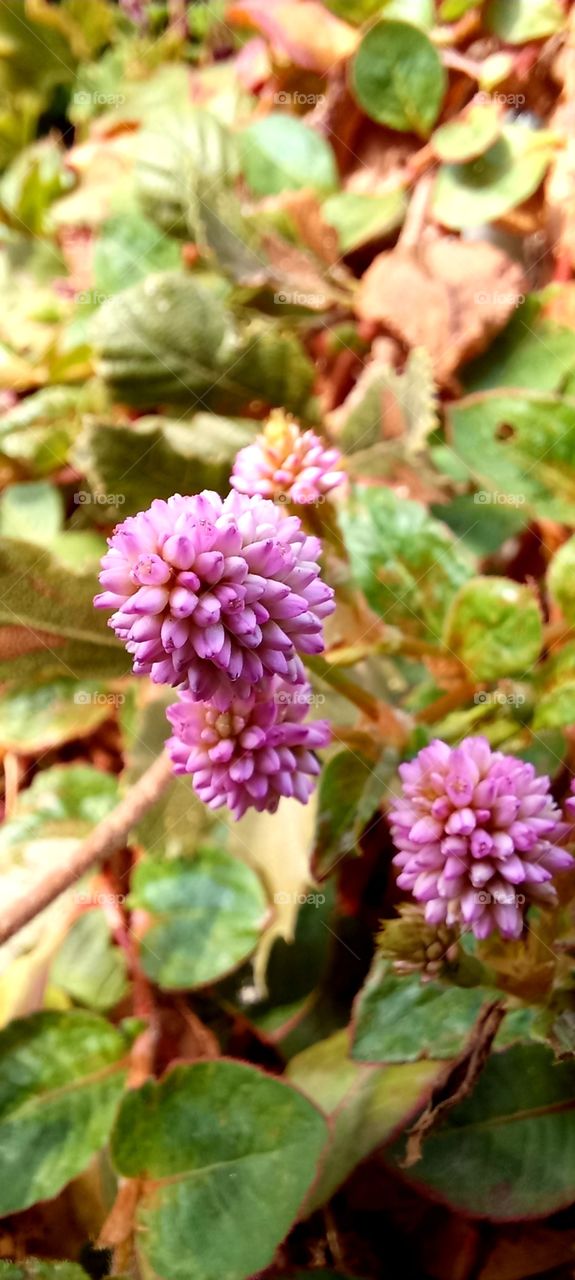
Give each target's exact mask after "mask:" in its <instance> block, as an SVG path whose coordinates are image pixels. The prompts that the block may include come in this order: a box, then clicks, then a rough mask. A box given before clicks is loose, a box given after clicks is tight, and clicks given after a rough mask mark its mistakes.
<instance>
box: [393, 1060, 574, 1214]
mask: <svg viewBox="0 0 575 1280" xmlns="http://www.w3.org/2000/svg"><path fill="white" fill-rule="evenodd" d="M574 1083H575V1081H574V1068H573V1066H572V1064H571V1062H569V1063H564V1064H557V1063H555V1062H554V1061H553V1055H552V1054H551V1052H550V1051H549V1049H547V1048H545V1047H544V1046H543V1045H517V1046H515V1047H512V1048H510V1049H507V1050H506V1052H505V1053H496V1054H493V1056H492V1057H491V1058H490V1059H489V1062H488V1063H487V1065H486V1067H485V1068H484V1071H483V1073H482V1075H481V1076H480V1078H479V1080H478V1082H477V1084H476V1086H475V1089H474V1090H473V1093H472V1094H471V1097H469V1098H466V1099H465V1100H464V1101H463V1102H461V1103H459V1104H458V1105H457V1106H456V1107H455V1108H454V1109H453V1111H452V1112H451V1113H450V1115H449V1116H448V1117H447V1120H446V1121H445V1123H444V1124H443V1125H442V1127H441V1129H440V1130H439V1131H437V1132H436V1133H434V1134H431V1135H430V1136H429V1138H428V1139H427V1141H426V1142H425V1144H424V1147H423V1156H422V1159H421V1161H420V1162H419V1163H418V1164H417V1165H416V1166H414V1167H413V1168H412V1169H410V1170H409V1172H408V1175H407V1176H408V1177H409V1178H410V1180H412V1181H414V1182H415V1183H416V1185H418V1186H422V1187H424V1188H428V1189H429V1190H431V1191H432V1192H433V1193H434V1194H435V1195H439V1196H441V1198H442V1199H443V1200H445V1201H446V1202H447V1203H448V1204H449V1205H450V1206H451V1207H452V1208H455V1209H459V1210H460V1211H462V1212H464V1213H469V1214H472V1215H474V1216H475V1215H478V1216H481V1217H488V1218H492V1219H494V1220H495V1221H497V1222H504V1221H508V1220H510V1219H517V1218H529V1217H533V1216H535V1217H539V1216H541V1215H542V1214H549V1213H553V1212H555V1211H556V1210H557V1209H560V1208H562V1207H563V1206H564V1205H567V1204H570V1203H571V1197H572V1185H571V1179H572V1176H573V1171H572V1166H573V1148H574V1140H575V1119H574V1116H573V1097H574ZM399 1147H400V1148H401V1143H400V1144H399Z"/></svg>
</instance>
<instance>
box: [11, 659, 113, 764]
mask: <svg viewBox="0 0 575 1280" xmlns="http://www.w3.org/2000/svg"><path fill="white" fill-rule="evenodd" d="M121 699H122V694H116V693H111V692H107V691H106V690H105V689H104V688H103V687H102V685H101V684H99V683H98V682H97V681H95V680H90V681H85V682H84V683H83V684H82V685H79V684H78V682H77V681H76V680H72V679H71V678H68V677H67V676H63V677H61V679H59V680H50V681H48V682H46V683H42V682H34V683H33V684H14V685H12V686H11V687H10V688H9V689H5V690H4V691H3V692H2V693H0V747H2V748H3V749H4V750H5V751H15V752H16V753H17V754H18V753H19V754H21V755H34V754H35V753H36V752H41V751H49V750H50V749H51V748H52V747H57V746H60V745H61V743H63V742H72V741H73V740H74V739H75V738H87V737H89V735H90V734H91V733H93V732H94V730H95V729H97V728H98V725H100V724H102V723H103V722H104V720H107V719H108V717H109V716H110V715H111V714H112V712H113V709H114V706H115V705H118V703H119V701H120V700H121Z"/></svg>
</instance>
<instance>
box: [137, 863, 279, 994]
mask: <svg viewBox="0 0 575 1280" xmlns="http://www.w3.org/2000/svg"><path fill="white" fill-rule="evenodd" d="M131 903H132V905H133V906H135V907H138V908H141V909H143V910H144V911H146V912H148V913H149V914H150V916H151V924H150V928H149V929H147V931H146V933H145V934H144V937H143V939H142V943H141V948H142V956H141V958H142V967H143V969H144V971H145V973H147V974H148V976H149V977H150V978H152V979H153V980H154V982H157V983H158V984H159V986H161V987H164V988H166V989H168V990H174V989H184V990H185V989H189V988H191V987H201V986H205V985H206V983H209V982H215V981H217V980H218V979H219V978H222V977H224V976H225V974H226V973H229V971H230V970H232V969H235V968H237V967H238V966H239V965H240V964H241V963H242V962H243V961H244V960H246V959H247V957H248V956H249V955H250V954H251V952H252V951H254V949H255V946H256V944H257V941H258V938H259V934H260V931H261V928H262V926H263V924H264V921H265V917H266V914H267V910H268V906H267V901H266V896H265V893H264V889H263V885H262V884H261V881H260V880H259V879H258V877H257V876H256V874H255V873H254V872H253V871H251V870H250V868H249V867H247V866H246V865H245V864H244V863H243V862H240V861H239V860H238V859H237V858H232V857H230V855H229V854H227V853H224V852H223V851H222V850H220V849H203V850H201V851H199V852H198V853H197V854H196V856H195V857H194V858H192V859H190V858H187V859H186V858H178V859H175V858H173V859H171V860H170V861H169V862H166V861H164V860H163V859H161V858H147V859H145V860H144V861H143V862H141V863H139V865H138V867H137V869H136V872H135V874H134V877H133V879H132V893H131Z"/></svg>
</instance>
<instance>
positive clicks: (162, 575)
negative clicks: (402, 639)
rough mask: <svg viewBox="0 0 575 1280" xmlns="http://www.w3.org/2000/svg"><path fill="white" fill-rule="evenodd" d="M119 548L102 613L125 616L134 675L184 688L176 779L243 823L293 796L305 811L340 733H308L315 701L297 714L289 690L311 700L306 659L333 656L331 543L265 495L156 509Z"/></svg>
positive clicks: (111, 556)
mask: <svg viewBox="0 0 575 1280" xmlns="http://www.w3.org/2000/svg"><path fill="white" fill-rule="evenodd" d="M108 545H109V551H107V552H106V554H105V556H104V557H103V559H102V571H101V574H100V582H101V584H102V587H103V588H104V590H103V592H102V593H101V594H100V595H98V596H96V599H95V601H94V603H95V605H96V607H97V608H102V609H113V610H114V612H113V614H112V617H111V618H110V626H111V627H112V628H113V630H114V631H115V633H116V635H117V636H118V637H119V639H121V640H122V641H123V642H124V644H125V646H126V649H127V651H128V653H130V654H131V655H132V657H133V669H134V672H135V673H136V674H138V675H143V674H146V675H150V676H151V677H152V680H154V681H156V682H158V683H160V684H169V685H173V686H175V687H176V688H178V689H179V690H181V693H180V703H179V704H178V705H176V706H175V707H173V708H172V709H171V712H170V719H171V722H172V725H173V727H174V729H175V735H174V736H173V737H172V738H171V739H170V752H171V755H172V758H173V760H174V763H175V765H176V769H177V771H178V772H188V773H191V774H192V775H193V777H194V782H195V785H196V788H197V790H198V792H199V794H200V795H202V798H203V799H205V800H206V803H208V804H210V805H211V806H212V807H217V806H218V805H220V804H222V803H224V802H225V801H227V802H228V803H229V804H230V807H231V808H232V809H233V810H234V812H235V813H236V814H237V815H238V816H239V815H240V813H243V812H244V811H245V809H246V808H247V806H248V804H253V805H254V807H256V808H259V809H264V808H267V809H270V810H272V811H273V810H274V809H275V808H276V807H277V804H278V800H279V797H280V796H282V795H296V796H297V797H298V798H299V799H300V800H302V801H304V802H305V800H307V798H308V797H309V795H310V793H311V790H312V784H311V782H310V779H311V778H312V777H313V775H314V773H315V772H316V771H317V770H316V768H315V764H314V757H313V756H312V754H311V752H312V750H313V748H314V747H316V746H324V745H325V744H326V742H327V740H328V737H329V732H328V729H327V725H326V724H325V722H316V723H315V724H314V723H311V724H303V723H302V719H303V715H304V714H305V710H306V702H305V699H301V700H298V699H297V698H295V699H294V701H293V705H292V704H291V703H290V702H289V700H288V699H287V698H286V692H285V691H286V690H288V689H289V688H290V687H292V688H294V689H295V690H298V691H300V692H301V690H302V689H304V690H305V689H307V687H308V686H307V684H306V678H305V674H304V667H303V663H302V655H304V654H317V653H321V652H322V650H323V648H324V641H323V631H322V628H323V619H324V618H326V617H327V616H328V615H329V614H330V613H332V611H333V609H334V607H335V606H334V601H333V590H332V589H331V587H328V586H326V584H325V583H324V582H322V580H321V578H320V569H319V564H318V557H319V553H320V543H319V540H318V539H317V538H315V537H310V536H309V535H308V534H306V532H305V530H304V529H303V528H302V525H301V521H300V520H299V518H298V517H297V516H291V515H288V514H287V512H286V511H285V510H282V509H281V507H276V506H275V505H274V503H273V502H270V501H267V500H266V499H264V498H262V497H258V496H255V497H248V496H246V495H244V494H240V493H235V492H232V493H230V494H229V495H228V497H227V498H225V499H222V498H220V497H219V495H218V494H217V493H212V492H210V491H207V490H205V491H204V492H202V493H200V494H197V495H193V496H190V497H181V496H180V495H179V494H175V495H174V496H173V497H172V498H169V499H168V500H167V502H166V501H163V500H162V499H157V500H156V501H154V502H153V503H152V505H151V507H150V508H149V510H148V511H142V512H139V513H138V515H135V516H129V517H128V518H127V519H126V520H124V522H123V523H122V524H120V525H118V526H117V528H116V529H115V530H114V533H113V535H112V537H111V538H110V539H109V541H108ZM280 695H281V696H280ZM282 699H283V700H282ZM266 708H267V710H266ZM300 712H301V714H300ZM240 726H241V728H240ZM206 735H207V736H206ZM213 735H215V737H214V736H213ZM256 740H257V741H256ZM206 771H207V773H208V774H209V775H210V779H211V780H210V781H208V780H207V775H206ZM210 771H211V773H210Z"/></svg>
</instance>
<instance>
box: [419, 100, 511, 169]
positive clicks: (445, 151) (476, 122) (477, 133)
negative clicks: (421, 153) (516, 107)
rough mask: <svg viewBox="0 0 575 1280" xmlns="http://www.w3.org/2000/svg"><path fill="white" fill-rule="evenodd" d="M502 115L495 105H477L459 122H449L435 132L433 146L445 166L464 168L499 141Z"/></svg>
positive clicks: (479, 103) (485, 103)
mask: <svg viewBox="0 0 575 1280" xmlns="http://www.w3.org/2000/svg"><path fill="white" fill-rule="evenodd" d="M499 121H500V113H499V110H498V108H497V107H496V106H495V104H494V103H488V102H484V103H482V102H478V103H476V104H475V105H472V106H471V107H470V108H469V111H466V113H465V115H464V116H461V117H460V118H459V119H457V120H450V121H449V123H448V124H442V125H441V126H440V128H439V129H436V130H435V133H434V134H433V136H432V138H431V146H432V147H433V150H434V152H435V155H436V156H437V157H438V159H439V160H443V161H444V163H445V164H461V163H462V162H464V161H467V160H474V159H475V158H476V157H477V156H480V155H482V154H483V152H484V151H487V150H488V149H489V147H492V146H493V144H494V142H496V141H497V138H498V137H499V132H500V123H499Z"/></svg>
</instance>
